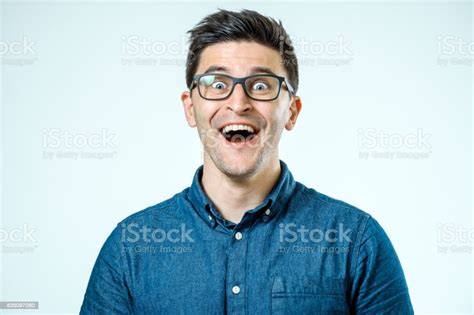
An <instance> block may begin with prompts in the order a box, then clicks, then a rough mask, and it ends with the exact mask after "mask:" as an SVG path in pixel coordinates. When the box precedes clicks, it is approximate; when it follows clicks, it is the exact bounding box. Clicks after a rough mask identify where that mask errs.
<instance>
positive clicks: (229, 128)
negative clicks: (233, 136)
mask: <svg viewBox="0 0 474 315" xmlns="http://www.w3.org/2000/svg"><path fill="white" fill-rule="evenodd" d="M237 130H247V131H248V132H250V133H254V132H255V131H254V130H253V128H252V127H250V126H248V125H227V126H225V127H224V129H222V132H224V133H228V132H229V131H237Z"/></svg>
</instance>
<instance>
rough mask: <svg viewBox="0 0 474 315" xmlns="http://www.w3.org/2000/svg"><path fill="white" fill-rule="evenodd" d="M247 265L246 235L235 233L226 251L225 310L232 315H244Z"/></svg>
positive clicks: (240, 232) (241, 232)
mask: <svg viewBox="0 0 474 315" xmlns="http://www.w3.org/2000/svg"><path fill="white" fill-rule="evenodd" d="M246 264H247V235H246V233H245V232H244V231H236V232H235V233H234V234H233V235H232V239H231V240H230V248H229V250H228V260H227V274H226V283H228V289H227V290H226V291H227V293H226V297H227V303H226V304H227V309H228V311H229V313H232V314H245V312H246V305H245V294H246V292H245V287H246V286H245V279H246V272H247V270H246Z"/></svg>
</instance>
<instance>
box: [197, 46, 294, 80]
mask: <svg viewBox="0 0 474 315" xmlns="http://www.w3.org/2000/svg"><path fill="white" fill-rule="evenodd" d="M216 66H217V67H223V68H227V69H229V71H228V73H229V74H230V75H234V76H246V75H250V74H252V72H255V71H253V69H258V68H268V69H270V70H271V71H272V72H274V73H275V74H277V75H281V76H284V75H285V70H284V68H283V65H282V58H281V57H280V54H279V53H278V51H277V50H275V49H272V48H269V47H267V46H264V45H262V44H259V43H256V42H248V41H232V42H224V43H217V44H213V45H210V46H208V47H206V48H205V49H204V50H203V51H202V53H201V57H200V61H199V65H198V68H197V71H196V73H197V74H201V73H204V72H205V71H207V69H209V68H210V67H216Z"/></svg>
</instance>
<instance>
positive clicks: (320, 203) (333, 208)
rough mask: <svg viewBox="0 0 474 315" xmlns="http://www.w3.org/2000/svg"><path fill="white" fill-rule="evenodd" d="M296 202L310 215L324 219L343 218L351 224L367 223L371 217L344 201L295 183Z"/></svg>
mask: <svg viewBox="0 0 474 315" xmlns="http://www.w3.org/2000/svg"><path fill="white" fill-rule="evenodd" d="M296 185H297V189H296V190H297V191H298V193H297V196H296V202H298V203H300V204H302V205H304V206H305V207H306V208H309V209H310V210H311V212H312V214H317V215H318V216H324V217H326V218H331V217H332V218H339V219H342V218H345V219H346V220H350V221H353V222H361V223H364V224H365V223H367V221H369V219H371V215H370V214H369V213H367V212H366V211H364V210H362V209H360V208H358V207H357V206H354V205H353V204H351V203H348V202H346V201H343V200H340V199H337V198H334V197H331V196H328V195H326V194H324V193H321V192H319V191H317V190H316V189H314V188H310V187H306V186H305V185H303V184H301V183H299V182H297V183H296Z"/></svg>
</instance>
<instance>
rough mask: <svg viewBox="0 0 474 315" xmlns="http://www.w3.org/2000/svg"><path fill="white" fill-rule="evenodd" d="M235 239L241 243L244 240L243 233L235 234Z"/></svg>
mask: <svg viewBox="0 0 474 315" xmlns="http://www.w3.org/2000/svg"><path fill="white" fill-rule="evenodd" d="M234 237H235V239H236V240H238V241H240V240H241V239H242V233H240V232H237V233H235V236H234ZM234 288H235V287H234Z"/></svg>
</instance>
